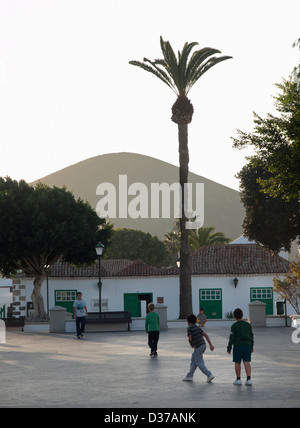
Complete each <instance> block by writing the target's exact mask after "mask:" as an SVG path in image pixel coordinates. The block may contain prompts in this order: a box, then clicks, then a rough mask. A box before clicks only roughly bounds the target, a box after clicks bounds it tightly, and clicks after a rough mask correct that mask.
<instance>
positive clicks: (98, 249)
mask: <svg viewBox="0 0 300 428" xmlns="http://www.w3.org/2000/svg"><path fill="white" fill-rule="evenodd" d="M95 250H96V253H97V256H98V258H99V282H98V287H99V318H100V316H101V306H102V302H101V289H102V282H101V256H102V253H103V250H104V245H103V244H102V243H101V242H98V244H97V245H96V247H95Z"/></svg>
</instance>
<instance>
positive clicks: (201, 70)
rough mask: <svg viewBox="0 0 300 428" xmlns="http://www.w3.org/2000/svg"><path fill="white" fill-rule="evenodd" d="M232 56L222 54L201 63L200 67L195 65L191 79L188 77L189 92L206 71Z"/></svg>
mask: <svg viewBox="0 0 300 428" xmlns="http://www.w3.org/2000/svg"><path fill="white" fill-rule="evenodd" d="M230 58H232V57H231V56H221V57H218V58H217V57H213V58H210V59H209V60H207V61H206V62H205V63H204V64H199V66H198V67H195V69H194V70H193V73H192V75H191V76H190V77H189V79H187V80H188V84H187V93H188V92H189V90H190V89H191V87H192V86H193V85H194V84H195V83H196V82H197V80H199V79H200V77H201V76H203V74H204V73H206V72H207V71H208V70H209V69H210V68H212V67H213V66H215V65H216V64H219V63H220V62H222V61H225V60H227V59H230Z"/></svg>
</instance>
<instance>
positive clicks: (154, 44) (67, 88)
mask: <svg viewBox="0 0 300 428" xmlns="http://www.w3.org/2000/svg"><path fill="white" fill-rule="evenodd" d="M160 35H162V36H163V38H164V40H169V41H170V43H171V45H172V46H173V48H174V50H175V51H176V52H177V50H179V49H182V47H183V44H184V43H185V42H186V41H187V42H194V41H196V42H198V43H199V48H202V47H206V46H208V47H213V48H216V49H219V50H221V51H222V54H223V55H231V56H233V59H231V60H228V61H225V62H223V63H221V64H218V65H216V66H215V67H214V68H213V69H211V70H209V71H208V72H207V73H206V74H205V75H204V76H203V77H202V78H201V79H200V80H199V81H198V82H197V84H196V85H195V86H194V87H193V88H192V90H191V91H190V93H189V98H190V99H191V101H192V103H193V106H194V111H195V113H194V117H193V121H192V123H191V124H190V126H189V149H190V171H191V172H194V173H196V174H199V175H202V176H204V177H206V178H209V179H211V180H214V181H216V182H218V183H221V184H224V185H226V186H229V187H231V188H234V189H238V180H237V179H236V178H234V175H235V174H236V173H237V172H239V171H240V169H241V168H242V166H243V165H244V164H245V163H246V161H245V159H244V156H245V155H246V154H247V152H246V151H241V152H240V151H238V150H237V149H233V148H232V140H231V138H230V137H234V136H236V129H238V128H239V129H241V130H244V131H251V130H252V129H253V114H252V112H253V111H256V112H257V113H258V114H260V115H261V116H265V115H266V114H267V113H274V112H275V108H274V100H273V98H272V96H273V95H275V94H276V93H277V88H276V87H275V86H274V85H275V83H280V82H281V81H282V78H288V76H289V75H290V73H291V71H292V70H293V68H294V66H295V65H297V63H298V62H299V50H297V49H296V48H292V44H293V42H294V41H295V40H296V39H298V38H299V37H300V1H299V0H284V1H283V0H281V1H278V0H252V1H249V0H244V1H241V0H226V1H224V0H209V1H208V0H207V1H202V0H185V1H184V2H183V1H182V0H180V1H178V0H151V1H145V0H0V144H1V156H0V176H5V175H9V176H10V177H11V178H13V179H16V180H20V179H21V178H23V179H25V180H26V181H28V182H30V181H33V180H36V179H38V178H41V177H43V176H45V175H48V174H51V173H53V172H56V171H58V170H60V169H62V168H65V167H67V166H69V165H72V164H75V163H77V162H80V161H82V160H84V159H87V158H90V157H93V156H97V155H101V154H105V153H115V152H124V151H125V152H134V153H140V154H145V155H149V156H153V157H155V158H158V159H161V160H164V161H167V162H169V163H172V164H174V165H178V139H177V126H176V125H175V124H174V123H173V122H172V121H171V120H170V117H171V107H172V104H173V103H174V102H175V99H176V97H175V94H174V93H173V92H172V91H171V90H170V89H169V88H168V87H167V86H166V85H164V84H163V83H162V82H161V81H160V80H158V79H157V78H155V77H154V76H152V75H150V74H149V73H146V72H145V71H143V70H141V69H138V68H137V67H133V66H131V65H129V64H128V62H129V61H130V60H132V59H135V60H140V61H141V60H142V59H143V57H144V56H145V57H147V58H149V59H155V58H161V57H162V53H161V50H160V44H159V37H160Z"/></svg>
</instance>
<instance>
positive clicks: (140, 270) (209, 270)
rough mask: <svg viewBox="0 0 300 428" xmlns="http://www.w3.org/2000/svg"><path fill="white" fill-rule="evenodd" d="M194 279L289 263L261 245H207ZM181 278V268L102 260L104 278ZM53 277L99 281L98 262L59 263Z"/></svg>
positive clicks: (277, 269) (196, 257)
mask: <svg viewBox="0 0 300 428" xmlns="http://www.w3.org/2000/svg"><path fill="white" fill-rule="evenodd" d="M191 266H192V274H193V275H243V274H244V275H259V274H276V273H286V272H287V271H288V269H289V262H288V261H287V260H285V259H283V258H282V257H280V256H277V255H274V254H272V253H270V252H269V251H268V250H266V249H265V248H263V247H262V246H260V245H258V244H230V245H228V244H224V245H206V246H204V247H202V248H200V250H198V251H197V252H196V253H194V254H193V255H192V256H191ZM165 275H178V268H177V267H176V266H173V267H171V268H164V269H160V268H156V267H152V266H149V265H148V264H147V263H145V262H143V261H142V260H136V261H131V260H105V259H103V260H101V276H102V277H107V278H108V277H133V276H137V277H149V276H165ZM49 276H50V277H71V278H72V277H73V278H74V277H77V278H78V277H85V278H89V277H90V278H97V277H98V261H97V262H96V263H95V264H93V265H92V266H87V267H80V268H77V267H75V266H71V265H70V264H68V263H66V262H63V261H61V260H60V261H58V262H57V263H56V264H55V265H53V266H52V268H51V269H50V272H49Z"/></svg>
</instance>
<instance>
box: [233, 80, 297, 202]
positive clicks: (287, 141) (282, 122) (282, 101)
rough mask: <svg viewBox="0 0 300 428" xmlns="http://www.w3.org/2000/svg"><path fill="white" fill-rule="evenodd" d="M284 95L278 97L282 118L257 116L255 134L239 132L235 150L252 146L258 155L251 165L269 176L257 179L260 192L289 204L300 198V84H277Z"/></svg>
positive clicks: (252, 158)
mask: <svg viewBox="0 0 300 428" xmlns="http://www.w3.org/2000/svg"><path fill="white" fill-rule="evenodd" d="M276 86H277V87H278V88H279V89H280V90H281V93H280V94H279V95H277V96H276V97H275V100H276V103H275V105H276V108H277V110H278V112H279V113H281V114H280V116H278V117H276V116H273V115H271V114H268V115H267V117H266V119H263V118H261V117H260V116H258V115H257V114H256V113H254V123H255V127H254V132H251V133H246V132H242V131H240V130H238V138H233V141H234V147H236V148H244V147H247V146H252V147H253V148H254V150H255V156H253V157H250V158H249V161H250V163H251V164H252V165H253V166H254V167H255V166H256V164H258V163H259V164H262V163H263V165H264V168H265V169H266V171H268V172H269V175H268V176H267V177H264V178H258V182H259V184H260V186H261V191H262V192H264V193H265V194H267V195H270V196H272V197H280V198H282V199H284V200H286V201H291V200H299V199H300V168H299V165H300V84H299V83H297V82H294V81H286V80H284V81H283V83H282V84H280V85H276Z"/></svg>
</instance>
